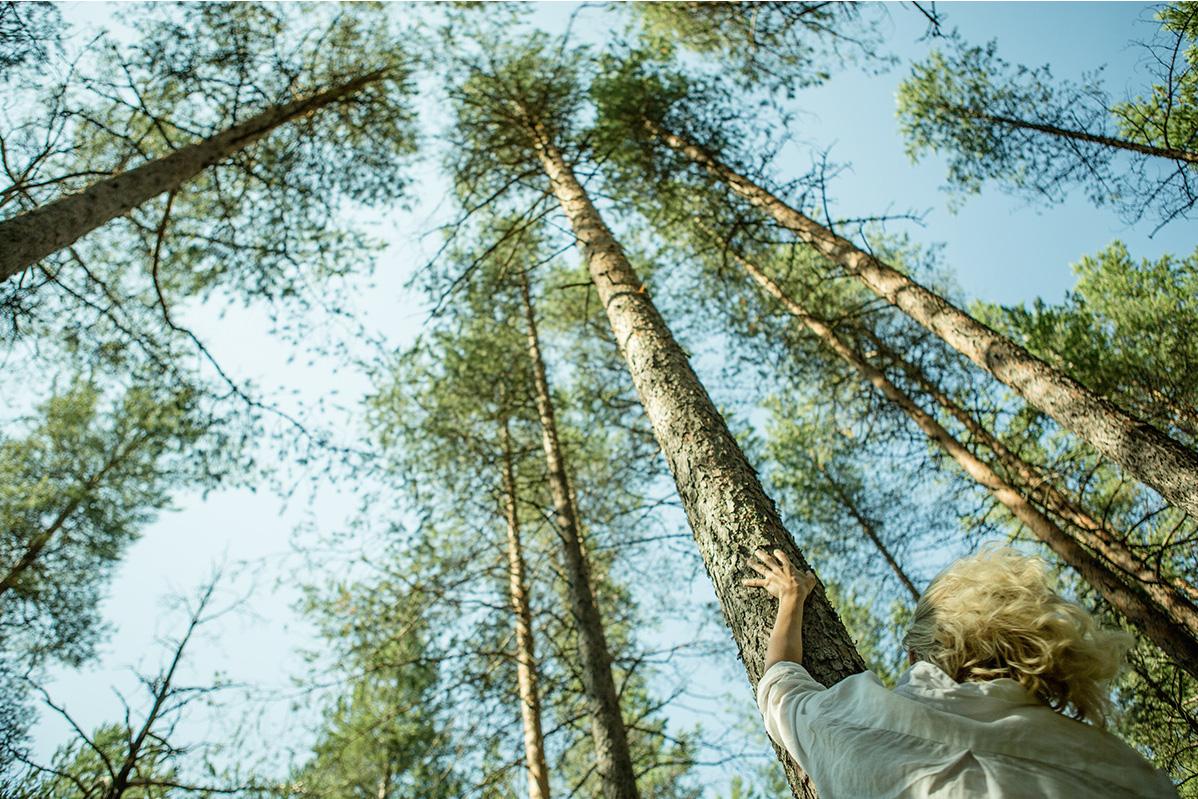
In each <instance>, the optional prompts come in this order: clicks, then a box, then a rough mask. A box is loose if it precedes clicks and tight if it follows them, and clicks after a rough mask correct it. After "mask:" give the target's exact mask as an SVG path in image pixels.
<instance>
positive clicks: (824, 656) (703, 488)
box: [532, 125, 865, 797]
mask: <svg viewBox="0 0 1198 799" xmlns="http://www.w3.org/2000/svg"><path fill="white" fill-rule="evenodd" d="M532 133H533V141H534V146H535V147H536V150H537V154H538V157H539V159H540V161H541V164H542V166H543V168H544V170H545V173H546V175H547V177H548V178H549V182H550V185H551V188H552V190H553V193H554V195H555V196H556V197H557V199H558V201H559V202H560V204H561V207H562V210H563V211H564V212H565V214H566V217H567V218H568V219H569V220H570V225H571V227H572V228H573V230H574V234H575V236H577V238H578V240H579V242H580V243H581V245H582V248H583V252H584V254H585V257H586V261H587V265H588V268H589V270H590V274H591V279H592V282H593V283H594V285H595V289H596V292H597V293H598V296H599V300H600V302H602V303H603V307H604V308H605V309H606V311H607V317H608V321H609V322H610V323H611V327H612V332H613V333H614V334H615V338H616V342H617V344H618V345H619V347H620V351H621V352H622V354H623V355H624V358H625V360H626V362H627V364H628V371H629V373H630V374H631V376H632V381H633V384H634V385H635V386H636V389H637V392H638V394H639V395H640V399H641V403H642V404H643V405H644V407H645V412H646V414H647V415H648V417H649V421H650V423H651V424H652V425H653V431H654V434H655V435H656V437H657V441H658V443H659V444H660V445H661V448H662V452H663V454H664V455H665V458H666V462H667V463H668V464H669V466H670V471H671V472H672V473H673V475H674V482H675V485H676V486H677V488H678V494H679V496H680V497H681V499H682V503H683V506H684V507H685V508H686V514H687V518H688V519H689V521H690V525H691V530H692V531H693V533H694V536H695V542H696V543H697V544H698V547H699V553H700V554H701V555H702V557H703V562H704V564H705V565H706V567H707V574H708V576H709V577H710V578H711V581H712V584H713V587H714V589H715V594H716V597H717V599H718V600H719V602H720V607H721V609H722V610H723V613H724V619H725V621H726V622H727V623H728V626H729V627H730V628H731V631H732V637H733V640H735V641H736V644H737V648H738V649H739V652H740V657H741V660H742V662H743V663H744V665H745V670H746V672H747V673H748V677H749V681H750V683H752V684H753V685H756V684H757V682H758V681H759V680H760V679H761V676H762V665H763V662H764V659H765V649H766V643H767V641H768V638H769V631H770V627H771V624H772V621H773V616H774V606H773V602H772V601H771V600H770V599H769V598H768V597H767V596H766V595H765V594H764V592H762V591H760V590H759V589H750V588H745V587H743V586H742V585H741V584H740V581H741V579H742V578H744V577H746V576H748V574H749V573H748V571H747V569H746V568H745V558H746V557H747V556H748V555H749V554H750V553H751V552H752V551H753V550H755V549H758V548H761V549H766V550H773V549H781V550H782V551H783V552H785V553H786V555H787V557H788V558H790V559H791V561H792V563H794V564H795V566H796V567H797V568H799V569H807V568H808V565H807V562H806V560H805V559H804V558H803V556H802V553H800V552H799V550H798V548H797V547H796V546H795V543H794V540H793V539H792V538H791V536H790V534H789V533H788V532H787V531H786V528H785V527H783V526H782V521H781V519H780V518H779V516H778V512H777V510H776V509H775V507H774V504H773V502H772V501H770V499H769V497H767V496H766V495H765V491H764V490H763V489H762V487H761V483H760V481H759V480H758V478H757V474H756V472H754V471H753V467H751V466H750V465H749V463H748V461H747V460H746V459H745V456H744V453H742V452H741V450H740V447H739V446H738V445H737V443H736V439H734V438H733V436H732V434H731V432H729V430H728V426H727V424H726V423H725V422H724V419H723V418H722V417H721V416H720V414H719V411H717V410H716V407H715V404H714V403H713V402H712V401H711V398H710V397H709V396H708V395H707V391H706V390H705V389H704V388H703V385H702V384H701V383H700V382H699V379H698V377H696V376H695V373H694V371H693V370H692V369H691V366H690V363H689V362H688V361H687V357H686V354H685V353H684V352H683V351H682V348H681V347H680V346H678V343H677V342H676V341H675V340H674V338H673V336H672V334H671V333H670V330H669V328H668V327H667V326H666V324H665V321H664V320H663V319H662V317H661V315H660V314H659V313H658V312H657V308H656V307H655V306H654V305H653V302H652V300H651V299H650V297H649V295H648V293H647V292H646V290H645V286H644V285H643V284H642V283H641V282H640V280H639V278H638V277H637V275H636V272H635V271H634V270H633V268H632V265H631V264H630V263H629V262H628V259H627V258H626V257H625V255H624V253H623V251H622V250H621V249H620V246H619V244H618V243H617V242H616V240H615V238H614V237H613V236H612V234H611V231H610V230H609V229H608V227H607V225H606V224H605V223H604V222H603V219H602V217H600V215H599V212H598V211H597V210H596V209H595V207H594V205H593V204H592V203H591V200H590V198H589V197H588V196H587V193H586V191H585V190H584V189H583V187H582V185H581V184H580V183H579V182H578V179H577V177H576V176H575V174H574V171H573V168H572V167H571V166H570V164H569V163H568V162H567V161H566V160H565V158H564V157H563V155H562V153H561V151H560V150H559V149H558V148H557V146H556V145H555V144H554V142H553V141H552V140H551V139H550V138H549V137H548V136H547V135H545V132H544V129H543V128H539V127H537V126H535V125H534V128H533V131H532ZM803 641H804V647H803V650H804V664H803V665H804V666H806V667H807V670H808V671H809V672H810V673H811V674H812V676H814V677H815V679H817V680H819V681H820V682H821V683H823V684H824V685H833V684H835V683H836V682H839V681H840V680H841V679H843V678H845V677H848V676H849V675H851V674H855V673H857V672H860V671H863V670H864V668H865V664H864V662H863V661H862V659H861V656H860V654H859V653H858V652H857V650H856V648H855V647H854V646H853V642H852V639H851V638H850V637H849V635H848V633H847V632H846V631H845V629H844V625H843V624H842V623H841V621H840V619H839V617H837V615H836V612H835V611H834V610H833V609H832V607H831V606H830V605H829V604H828V600H827V598H826V597H825V595H824V592H823V588H822V586H820V587H817V588H816V591H815V592H814V593H813V595H812V596H811V597H810V598H809V599H808V603H807V609H806V612H805V614H804V618H803ZM779 757H780V758H781V759H782V760H783V762H784V764H785V767H786V770H787V778H788V780H789V781H790V786H791V788H792V790H793V791H794V792H795V795H796V796H799V797H812V796H814V795H815V789H814V786H812V785H811V784H810V780H809V778H808V777H807V776H806V775H805V774H803V773H802V772H801V771H800V770H799V769H798V768H796V766H795V765H794V763H793V762H792V761H791V760H790V759H789V758H786V757H784V755H783V754H782V753H781V751H780V750H779Z"/></svg>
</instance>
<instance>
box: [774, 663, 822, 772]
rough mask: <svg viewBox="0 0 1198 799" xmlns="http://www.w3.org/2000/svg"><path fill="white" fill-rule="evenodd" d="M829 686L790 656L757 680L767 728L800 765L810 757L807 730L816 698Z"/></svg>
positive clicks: (775, 740) (803, 764)
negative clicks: (816, 678) (759, 680)
mask: <svg viewBox="0 0 1198 799" xmlns="http://www.w3.org/2000/svg"><path fill="white" fill-rule="evenodd" d="M826 690H828V689H827V688H825V687H824V686H823V685H820V684H819V683H818V682H816V680H815V678H814V677H812V676H811V675H810V674H809V673H808V672H807V669H805V668H803V667H802V666H801V665H799V664H798V663H793V662H790V661H786V660H781V661H778V662H777V663H775V664H774V665H772V666H770V667H769V668H768V669H767V670H766V672H765V674H763V675H762V677H761V682H759V683H757V707H758V708H759V709H760V710H761V716H762V718H763V719H764V720H765V731H766V732H767V733H769V736H770V738H773V739H774V742H775V743H777V744H778V745H779V746H781V747H783V748H784V749H786V751H787V752H789V753H790V756H791V757H793V758H794V759H795V760H797V761H798V763H799V765H800V766H805V764H806V761H807V746H806V743H807V741H808V739H809V736H808V735H807V734H806V733H807V732H808V731H809V726H810V716H811V714H812V712H813V711H814V707H813V705H814V700H815V699H816V698H817V697H819V695H820V694H821V693H823V692H824V691H826ZM804 716H806V717H807V718H804Z"/></svg>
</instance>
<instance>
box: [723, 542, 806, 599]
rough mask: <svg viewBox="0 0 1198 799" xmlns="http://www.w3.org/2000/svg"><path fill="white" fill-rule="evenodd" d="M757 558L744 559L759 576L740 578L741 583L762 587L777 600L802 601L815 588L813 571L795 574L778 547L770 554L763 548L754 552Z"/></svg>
mask: <svg viewBox="0 0 1198 799" xmlns="http://www.w3.org/2000/svg"><path fill="white" fill-rule="evenodd" d="M754 554H755V555H756V556H757V560H756V561H754V560H753V559H752V558H748V559H746V563H748V566H749V568H750V569H752V570H753V571H755V572H757V573H758V574H760V575H761V577H759V578H752V579H747V580H741V585H745V586H751V587H757V588H764V589H765V590H766V591H768V592H769V594H770V596H772V597H775V598H776V599H778V600H779V601H781V600H788V601H791V602H802V601H804V600H805V599H807V596H808V595H809V594H810V593H811V592H812V590H814V588H815V573H814V572H804V573H803V574H796V573H795V570H794V567H793V566H791V565H790V561H789V560H788V559H787V557H786V555H785V554H784V553H783V552H782V550H780V549H775V550H774V554H773V555H770V554H769V553H768V552H766V551H765V550H764V549H759V550H757V551H756V552H755V553H754Z"/></svg>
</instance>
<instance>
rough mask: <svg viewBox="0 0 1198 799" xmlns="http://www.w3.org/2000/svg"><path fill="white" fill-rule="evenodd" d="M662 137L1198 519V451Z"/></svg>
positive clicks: (656, 130)
mask: <svg viewBox="0 0 1198 799" xmlns="http://www.w3.org/2000/svg"><path fill="white" fill-rule="evenodd" d="M646 125H647V126H648V128H649V130H650V132H651V133H653V134H654V135H656V136H658V137H659V138H660V139H661V141H663V142H664V143H665V144H666V145H668V146H669V147H671V148H674V149H675V150H677V151H678V152H680V153H682V154H683V155H685V156H686V157H688V158H690V159H692V160H693V161H695V162H696V163H697V164H700V165H701V166H703V167H704V168H705V169H706V170H707V171H708V172H710V173H711V174H712V175H713V176H715V177H716V178H718V179H719V180H721V181H723V182H724V183H726V184H727V185H728V187H729V188H731V189H732V190H733V191H734V192H735V193H737V194H738V195H740V196H741V197H743V198H744V199H745V200H747V201H748V202H750V203H751V204H753V205H755V206H757V207H759V208H761V209H763V210H764V211H766V212H767V213H769V214H770V215H771V216H772V217H773V218H774V219H775V220H776V221H777V222H778V224H780V225H782V226H783V227H786V228H788V229H790V230H791V231H793V232H794V233H795V234H796V235H797V236H798V237H799V238H800V239H801V240H803V241H804V242H806V243H807V244H809V245H811V246H812V247H814V248H815V249H816V250H817V251H818V252H820V253H822V254H823V255H824V256H826V257H827V258H829V259H830V260H832V261H834V262H835V263H837V264H839V265H840V266H841V267H842V268H843V269H844V270H845V271H846V272H847V273H848V274H850V275H853V276H854V277H856V278H857V279H859V280H860V281H861V282H862V283H863V284H864V285H865V286H866V287H867V288H869V289H870V290H871V291H873V292H874V293H875V294H877V295H878V296H879V297H881V298H882V299H884V300H886V301H887V302H889V303H891V304H892V305H894V306H895V307H896V308H898V309H899V310H901V311H903V312H904V313H905V314H907V315H908V316H909V317H911V318H912V319H913V320H915V321H916V322H918V323H919V324H921V325H923V326H924V327H926V328H927V329H928V330H930V331H931V332H933V333H935V334H936V335H937V336H939V337H940V338H941V339H942V340H943V341H944V342H945V343H946V344H948V345H949V346H950V347H952V348H953V349H955V350H957V351H958V352H960V353H961V354H962V355H964V356H965V357H967V358H969V359H970V360H971V361H973V362H974V363H976V364H977V365H978V366H980V367H982V368H983V369H985V370H986V371H988V372H989V373H990V374H992V375H994V377H996V378H997V379H998V380H1000V381H1002V382H1003V383H1005V384H1006V385H1008V386H1010V387H1011V388H1012V389H1014V390H1015V391H1016V392H1017V393H1018V394H1019V395H1020V396H1022V397H1023V398H1024V399H1025V400H1027V401H1028V402H1029V403H1030V404H1031V405H1033V406H1034V407H1036V408H1038V409H1040V410H1041V411H1043V412H1044V413H1046V414H1048V415H1049V416H1051V417H1052V418H1054V419H1056V420H1057V421H1058V422H1059V423H1060V424H1061V425H1062V426H1063V427H1064V428H1065V429H1066V430H1069V431H1071V432H1073V433H1075V434H1077V435H1078V436H1080V437H1081V438H1082V439H1084V440H1085V441H1087V442H1089V443H1090V444H1091V445H1092V446H1093V447H1094V448H1095V449H1096V450H1098V451H1099V452H1100V453H1102V454H1103V455H1105V456H1106V457H1107V458H1110V459H1111V460H1112V461H1114V462H1115V463H1118V464H1119V465H1120V466H1122V467H1123V468H1124V469H1126V470H1127V472H1128V474H1130V475H1131V476H1132V477H1134V478H1135V479H1137V480H1139V481H1140V482H1142V483H1144V484H1145V485H1149V486H1151V487H1152V488H1154V489H1156V490H1157V491H1158V492H1160V494H1161V496H1163V497H1164V498H1165V499H1166V500H1167V501H1168V502H1169V503H1171V504H1173V505H1175V506H1176V507H1178V508H1181V509H1182V510H1184V511H1185V512H1187V513H1189V514H1190V515H1192V516H1194V517H1196V518H1198V453H1195V452H1194V451H1193V450H1190V449H1188V448H1187V447H1185V446H1184V445H1182V444H1181V443H1179V442H1177V441H1176V440H1174V439H1173V438H1171V437H1169V436H1168V435H1167V434H1166V433H1164V432H1162V431H1161V430H1159V429H1157V428H1156V427H1154V426H1152V425H1151V424H1148V423H1147V422H1145V421H1143V420H1141V419H1137V418H1136V417H1134V416H1132V415H1131V414H1129V413H1128V412H1127V411H1125V410H1123V409H1122V408H1120V407H1118V406H1117V405H1115V404H1114V403H1112V402H1110V401H1108V400H1105V399H1103V398H1102V397H1099V396H1098V395H1096V394H1095V393H1094V392H1092V391H1090V390H1089V389H1087V388H1086V387H1085V386H1083V385H1081V384H1080V383H1078V382H1077V381H1076V380H1073V379H1072V378H1070V377H1069V376H1067V375H1065V374H1063V373H1061V372H1058V371H1057V370H1056V369H1053V368H1052V367H1051V366H1049V365H1048V364H1047V363H1045V362H1044V361H1042V360H1040V359H1039V358H1037V357H1035V356H1034V355H1032V354H1031V353H1030V352H1028V351H1027V350H1025V349H1024V348H1023V347H1020V346H1019V345H1018V344H1016V343H1014V342H1013V341H1011V340H1010V339H1008V338H1006V337H1005V336H1003V335H1001V334H999V333H997V332H995V331H994V330H991V329H990V328H989V327H987V326H986V325H984V324H982V323H981V322H978V321H977V320H976V319H974V318H973V317H971V316H970V315H969V314H967V313H966V312H964V311H962V310H961V309H960V308H957V307H956V306H954V305H952V304H951V303H949V302H948V301H946V300H945V299H944V298H943V297H941V296H939V295H938V294H936V293H935V292H932V291H929V290H928V289H926V288H924V287H923V286H921V285H919V284H918V283H916V282H915V281H913V280H911V278H909V277H907V276H906V275H904V274H902V273H901V272H899V271H898V270H896V269H894V268H893V267H891V266H889V265H888V264H886V263H884V262H882V261H881V260H879V259H877V258H875V257H874V256H873V255H870V254H869V253H867V252H865V251H864V250H862V249H861V248H859V247H857V246H856V245H854V244H853V243H852V242H850V241H848V240H847V239H844V238H842V237H840V236H838V235H836V234H835V233H833V232H832V231H831V230H829V229H828V228H826V227H824V226H823V225H821V224H819V223H818V222H816V221H815V220H813V219H811V218H810V217H808V216H805V215H804V214H802V213H800V212H799V211H797V210H795V209H794V208H791V207H790V206H788V205H787V204H786V203H784V202H782V200H780V199H779V198H778V197H777V196H775V195H774V194H771V193H770V192H769V191H767V190H766V189H764V188H762V187H761V186H758V185H757V184H756V183H753V182H752V181H751V180H749V179H748V178H746V177H744V176H742V175H739V174H737V173H736V172H734V171H733V170H732V169H730V168H729V167H728V166H726V165H725V164H723V163H721V162H720V161H719V160H717V159H716V158H714V157H713V156H712V155H711V154H710V153H708V152H707V151H706V150H704V149H703V148H702V147H699V146H698V145H697V144H695V143H693V142H691V141H689V140H687V139H686V138H684V137H682V136H679V135H677V134H674V133H670V132H668V131H665V130H662V129H661V128H660V127H658V126H657V125H655V124H654V123H651V122H646Z"/></svg>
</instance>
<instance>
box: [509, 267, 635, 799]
mask: <svg viewBox="0 0 1198 799" xmlns="http://www.w3.org/2000/svg"><path fill="white" fill-rule="evenodd" d="M521 290H522V292H523V295H524V313H525V318H526V321H527V323H528V354H529V358H530V360H531V361H532V367H533V382H534V387H535V391H536V400H537V413H538V415H539V416H540V419H541V431H542V436H541V440H542V444H543V445H544V449H545V465H546V467H547V469H548V472H549V489H550V493H551V494H552V495H553V509H554V515H555V517H556V523H557V524H556V526H557V531H558V534H559V536H560V538H561V542H562V555H563V560H564V561H565V567H566V578H567V583H568V584H567V586H566V589H567V591H568V593H569V596H570V605H571V611H572V612H573V615H574V619H575V622H576V623H577V625H578V650H579V652H578V655H579V658H580V659H581V661H582V662H581V664H580V666H581V671H582V681H583V688H584V689H585V690H586V693H587V702H588V705H589V708H590V713H591V734H592V736H593V738H594V741H595V758H596V761H597V765H598V771H599V778H600V781H601V782H602V784H603V796H604V797H605V799H637V798H638V796H639V794H638V793H637V788H636V772H635V771H634V770H633V768H632V754H631V752H630V751H629V749H628V734H627V731H626V730H625V729H624V719H623V716H622V715H621V714H620V701H619V696H618V694H617V693H616V683H615V680H614V679H613V678H612V674H611V655H610V653H609V652H608V648H607V637H606V635H605V634H604V632H603V620H602V619H601V618H600V615H599V608H598V606H597V605H596V603H595V594H594V591H593V589H592V587H591V575H590V566H589V564H588V561H587V558H586V555H585V553H584V552H583V548H582V539H581V535H580V528H579V524H578V512H577V508H576V506H575V504H574V500H573V497H572V495H571V493H570V481H569V478H568V477H567V474H566V462H565V458H564V457H563V455H562V449H561V442H560V441H559V440H558V435H557V420H556V418H555V415H554V410H553V399H552V397H551V396H550V393H549V379H548V377H547V376H546V373H545V362H544V359H543V358H542V356H541V344H540V339H539V338H538V336H537V323H536V317H535V315H534V313H533V306H532V296H531V294H530V292H529V287H528V278H527V277H526V276H524V275H521Z"/></svg>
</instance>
